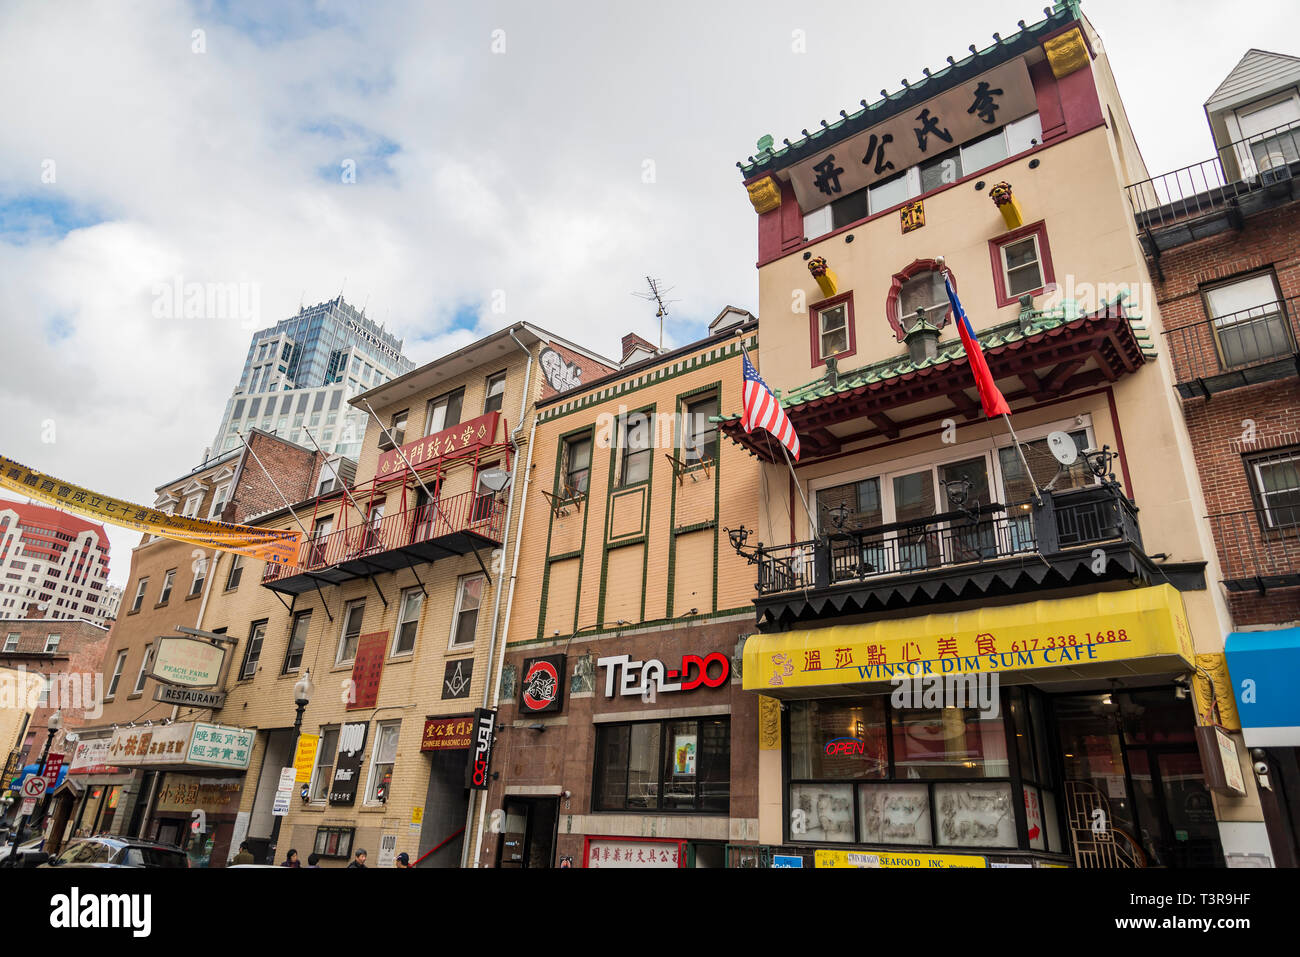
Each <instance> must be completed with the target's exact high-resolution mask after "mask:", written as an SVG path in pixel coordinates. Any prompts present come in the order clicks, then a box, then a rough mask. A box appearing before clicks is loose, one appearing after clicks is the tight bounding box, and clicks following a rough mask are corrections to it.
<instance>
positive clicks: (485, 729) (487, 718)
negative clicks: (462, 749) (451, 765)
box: [465, 708, 497, 791]
mask: <svg viewBox="0 0 1300 957" xmlns="http://www.w3.org/2000/svg"><path fill="white" fill-rule="evenodd" d="M496 726H497V713H496V712H495V711H489V710H488V709H487V708H476V709H475V710H474V733H473V735H471V737H470V742H469V764H468V765H467V766H466V768H465V786H466V787H467V788H470V789H472V790H475V791H486V790H487V787H488V782H489V780H490V779H489V777H488V774H489V771H490V770H491V767H492V733H493V732H494V731H495V730H496Z"/></svg>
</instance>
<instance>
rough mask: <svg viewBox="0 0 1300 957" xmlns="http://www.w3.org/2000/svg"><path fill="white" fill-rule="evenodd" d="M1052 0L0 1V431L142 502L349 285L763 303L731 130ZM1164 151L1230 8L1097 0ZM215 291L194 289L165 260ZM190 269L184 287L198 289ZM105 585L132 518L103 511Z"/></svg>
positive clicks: (1132, 101)
mask: <svg viewBox="0 0 1300 957" xmlns="http://www.w3.org/2000/svg"><path fill="white" fill-rule="evenodd" d="M1042 6H1043V0H1039V3H1038V5H1037V6H1035V4H1034V3H1031V2H1028V0H982V2H980V3H978V4H971V3H967V2H956V0H931V2H930V3H928V4H926V5H925V6H924V8H923V9H922V8H919V7H917V6H915V5H912V4H895V5H884V4H878V3H847V2H846V3H829V2H812V3H806V4H798V5H795V4H791V3H789V2H763V0H751V2H747V3H744V4H739V3H730V2H717V3H712V4H698V3H682V2H674V0H662V2H655V3H652V4H650V3H648V4H631V3H609V2H604V3H594V2H593V3H586V2H561V0H556V2H552V3H546V4H540V3H536V2H531V3H525V2H522V0H516V2H509V3H492V2H476V3H474V4H462V5H453V4H450V3H447V2H445V0H438V2H427V0H426V2H412V3H400V2H389V3H370V4H366V5H364V6H361V5H357V4H350V3H335V2H323V0H322V2H316V3H301V4H289V3H285V4H279V3H277V4H264V3H260V2H256V0H254V2H249V3H238V2H215V0H203V2H192V3H182V2H173V3H167V2H162V0H148V2H146V0H141V2H135V3H131V2H120V3H113V4H91V3H84V4H76V3H59V4H47V3H43V2H13V0H10V2H7V3H5V4H4V5H3V7H0V86H2V88H3V89H5V90H6V91H7V95H6V98H5V99H6V104H5V112H4V122H3V123H0V359H2V361H3V366H4V370H5V371H4V375H3V376H0V410H2V411H0V454H3V455H6V456H8V457H10V458H14V459H17V460H18V461H20V462H22V463H24V464H26V465H30V466H32V467H33V468H36V469H39V470H42V471H45V472H48V473H50V474H53V475H55V476H58V477H60V478H64V479H67V480H70V481H72V482H75V483H77V484H80V485H86V486H89V487H91V488H94V489H96V490H99V491H102V492H104V493H106V494H110V495H117V496H121V497H125V498H127V499H130V500H133V501H137V502H143V503H145V504H152V502H153V499H154V492H153V490H154V489H155V488H156V487H157V486H158V485H161V484H163V483H165V482H169V481H171V480H173V479H175V478H177V477H179V476H181V475H183V474H184V473H185V472H187V471H188V470H189V469H190V468H192V467H193V466H195V465H196V464H198V462H199V461H200V460H201V458H202V454H203V451H204V448H205V447H206V446H207V445H208V443H210V442H211V441H212V438H213V435H214V433H215V431H216V429H217V427H218V425H219V424H220V418H221V413H222V410H223V408H224V404H225V401H226V398H227V397H228V396H229V394H230V392H231V390H232V389H233V388H234V386H235V384H236V380H237V377H238V375H239V372H240V369H241V367H242V364H243V360H244V356H245V354H246V352H247V348H248V341H249V337H250V335H251V333H252V331H253V330H255V329H258V328H262V327H265V326H268V325H271V324H273V323H274V322H276V321H278V320H279V319H282V318H286V317H288V316H290V315H292V314H293V313H295V312H296V311H297V309H298V307H299V305H300V304H304V303H305V304H308V305H310V304H312V303H316V302H321V301H323V300H326V299H330V298H332V297H334V296H336V295H338V294H339V292H340V291H341V292H342V293H343V295H344V297H345V298H346V299H347V300H348V301H349V302H351V303H354V304H355V305H357V306H359V307H360V306H364V307H365V310H366V314H367V315H368V316H370V317H371V318H372V319H375V320H376V321H379V322H382V323H384V325H385V326H386V327H387V328H390V329H391V330H393V331H394V332H395V334H397V335H398V336H400V337H403V338H404V339H405V352H406V354H407V355H408V356H410V357H411V358H412V359H414V360H415V361H417V362H427V361H429V360H431V359H433V358H436V357H437V356H439V355H441V354H443V353H445V352H447V351H450V350H452V349H456V348H459V347H461V346H463V345H465V344H467V343H468V342H471V341H473V340H474V339H475V338H478V337H479V336H482V335H486V334H487V333H489V332H492V331H494V330H496V329H499V328H501V327H503V326H504V325H506V324H508V323H510V322H515V321H520V320H523V321H528V322H532V323H535V324H537V325H540V326H542V327H544V328H546V329H549V330H552V331H553V332H555V333H558V334H560V335H563V336H565V337H567V338H570V339H572V340H574V341H577V342H579V343H582V344H584V345H587V346H588V347H590V348H592V349H595V350H596V351H598V352H601V353H603V354H606V355H613V356H615V357H617V355H618V352H619V340H620V338H621V337H622V336H623V335H624V334H625V333H627V332H637V333H639V334H640V335H642V336H645V337H646V338H648V339H650V340H651V341H652V342H653V341H657V340H658V339H659V335H660V333H659V328H658V321H657V320H656V319H655V316H654V312H655V310H654V307H653V306H651V305H647V303H646V302H644V301H643V300H641V299H639V298H636V297H635V296H634V295H633V294H634V293H638V292H643V291H644V290H645V286H646V277H647V276H653V277H655V278H656V279H658V280H660V281H661V282H662V283H663V285H664V286H666V287H668V288H669V289H670V292H669V293H668V294H667V298H668V299H669V300H670V305H669V315H668V319H667V321H666V325H665V328H664V331H663V336H664V344H665V345H669V346H671V345H674V344H681V343H685V342H689V341H691V340H692V339H695V338H698V337H699V336H700V335H702V334H703V333H704V331H705V327H706V325H707V323H708V321H709V320H710V319H711V318H713V317H714V316H715V315H717V313H718V312H719V311H720V310H721V309H722V307H723V306H725V305H727V304H732V305H736V306H740V307H742V308H746V309H749V310H751V311H753V312H757V311H758V310H757V306H758V303H757V272H756V270H755V268H754V262H755V258H756V251H757V232H756V217H755V213H754V211H753V209H752V207H751V206H750V204H749V201H748V198H747V196H746V193H745V190H744V188H743V187H742V186H741V177H740V171H739V170H738V169H737V168H736V165H735V164H736V161H737V160H744V159H746V158H747V157H748V156H749V155H751V154H752V153H753V152H754V151H755V143H756V141H757V140H758V138H759V137H760V136H762V135H763V134H765V133H770V134H772V135H773V136H774V137H775V139H776V142H778V143H779V142H780V141H781V139H782V138H784V137H790V138H791V139H793V140H797V139H798V138H799V131H800V130H801V129H804V128H809V129H812V128H816V127H817V126H818V125H820V121H821V120H822V119H823V118H826V119H832V118H835V117H837V116H838V114H839V111H840V110H841V109H846V110H848V111H849V112H852V111H853V110H855V109H856V108H857V106H856V105H857V104H858V102H859V101H860V100H862V99H866V100H868V102H873V101H874V100H875V99H877V98H878V96H879V91H880V90H881V89H882V88H886V89H888V90H890V91H891V92H892V91H894V90H897V89H898V88H899V87H900V86H901V82H900V81H901V80H902V79H903V78H908V79H913V78H918V77H920V76H921V75H922V74H921V69H922V68H923V67H926V66H929V67H932V68H936V69H937V68H938V67H940V66H942V65H944V62H945V57H946V56H948V55H953V56H954V57H956V58H958V59H960V58H961V57H962V56H964V55H965V53H966V50H967V47H968V46H969V45H970V44H972V43H974V44H976V45H977V46H979V47H980V48H983V47H985V46H987V45H988V44H989V43H991V42H992V34H993V32H994V31H997V32H1000V33H1002V34H1003V35H1004V36H1005V35H1010V34H1011V33H1012V32H1014V31H1015V30H1016V21H1017V20H1020V19H1024V20H1025V21H1027V22H1029V23H1033V22H1036V21H1038V20H1040V19H1041V18H1042ZM1083 9H1084V12H1085V14H1086V15H1087V16H1088V17H1089V19H1090V20H1091V21H1092V23H1093V24H1094V26H1095V27H1096V28H1097V29H1098V31H1099V32H1100V33H1101V35H1102V39H1103V42H1104V44H1105V47H1106V49H1107V51H1108V52H1109V54H1110V57H1111V61H1112V68H1113V70H1114V72H1115V74H1116V79H1117V81H1118V84H1119V88H1120V93H1121V96H1122V97H1123V99H1124V102H1125V105H1126V108H1127V112H1128V115H1129V118H1130V121H1131V123H1132V125H1133V128H1134V131H1135V134H1136V136H1137V139H1138V143H1139V146H1140V148H1141V150H1142V154H1143V158H1144V159H1145V161H1146V164H1147V167H1148V169H1149V170H1150V171H1151V172H1152V173H1153V174H1154V173H1158V172H1164V171H1168V170H1171V169H1174V168H1177V167H1181V166H1184V165H1187V164H1190V163H1194V162H1198V161H1200V160H1202V159H1206V158H1208V157H1209V156H1210V155H1211V153H1212V151H1213V145H1212V142H1211V139H1210V134H1209V131H1208V129H1207V127H1206V123H1205V117H1204V112H1203V108H1202V106H1203V104H1204V102H1205V100H1206V98H1208V96H1209V95H1210V94H1211V93H1212V92H1213V90H1214V88H1215V87H1216V86H1217V85H1218V83H1219V82H1220V80H1221V79H1222V78H1223V77H1224V76H1226V75H1227V73H1228V72H1229V71H1230V70H1231V69H1232V67H1233V66H1234V65H1235V64H1236V62H1237V61H1238V60H1239V59H1240V57H1241V56H1242V54H1244V53H1245V51H1246V50H1247V49H1249V48H1250V47H1259V48H1263V49H1268V50H1274V51H1277V52H1281V53H1290V54H1295V55H1300V18H1297V17H1296V16H1295V15H1294V11H1293V9H1292V2H1291V0H1259V2H1256V3H1254V4H1252V5H1251V6H1250V14H1249V16H1241V15H1240V12H1239V10H1238V9H1237V8H1236V7H1235V6H1233V5H1230V4H1227V3H1224V2H1221V0H1220V2H1209V0H1182V2H1180V3H1179V4H1178V5H1177V7H1176V8H1175V7H1173V6H1172V5H1170V4H1165V3H1153V2H1143V3H1135V2H1133V0H1085V2H1084V4H1083ZM178 283H180V284H181V285H182V289H184V288H185V287H186V284H200V285H199V288H201V289H203V290H205V291H208V290H217V289H222V290H225V289H234V290H236V291H237V292H238V293H239V295H238V296H237V297H236V298H235V299H234V300H232V302H231V304H230V307H229V308H224V309H223V308H219V307H220V306H221V303H220V302H216V301H214V303H213V307H212V308H208V309H205V310H204V311H205V313H207V314H206V315H204V316H193V315H190V316H189V317H187V315H186V310H185V309H184V308H183V303H180V304H177V303H174V302H172V301H171V295H170V290H172V289H175V288H176V286H177V284H178ZM190 288H193V287H190ZM109 534H110V540H111V541H112V544H113V551H112V558H111V563H112V571H111V576H110V577H111V580H112V581H113V582H114V583H116V584H123V583H124V582H125V581H126V579H127V576H128V572H129V563H130V550H131V549H132V548H133V547H134V546H135V545H136V544H137V542H138V540H139V535H138V533H136V532H131V531H128V530H123V529H116V528H110V529H109Z"/></svg>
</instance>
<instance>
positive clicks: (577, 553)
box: [546, 548, 582, 562]
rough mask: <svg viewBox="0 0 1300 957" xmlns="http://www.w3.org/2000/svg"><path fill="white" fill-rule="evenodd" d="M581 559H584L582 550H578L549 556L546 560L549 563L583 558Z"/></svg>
mask: <svg viewBox="0 0 1300 957" xmlns="http://www.w3.org/2000/svg"><path fill="white" fill-rule="evenodd" d="M581 557H582V549H581V548H577V549H574V550H573V551H571V552H561V553H560V554H558V555H547V556H546V560H547V562H564V561H568V560H569V559H570V558H581Z"/></svg>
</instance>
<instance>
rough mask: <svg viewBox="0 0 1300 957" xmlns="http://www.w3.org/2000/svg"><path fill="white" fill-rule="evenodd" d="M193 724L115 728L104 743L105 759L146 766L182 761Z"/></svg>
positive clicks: (120, 763) (123, 764)
mask: <svg viewBox="0 0 1300 957" xmlns="http://www.w3.org/2000/svg"><path fill="white" fill-rule="evenodd" d="M193 730H194V725H193V724H191V723H190V722H188V721H185V722H181V723H180V724H168V725H154V726H153V727H149V726H145V727H139V726H137V727H134V728H118V729H117V730H116V731H114V732H113V739H112V741H111V742H110V743H109V746H108V754H107V756H106V757H107V759H108V760H109V761H112V762H113V764H116V765H121V766H122V767H132V768H138V767H148V766H151V765H155V764H184V763H185V758H186V754H187V753H188V749H189V745H190V733H191V732H192V731H193Z"/></svg>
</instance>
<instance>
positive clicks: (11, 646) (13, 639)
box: [5, 631, 21, 654]
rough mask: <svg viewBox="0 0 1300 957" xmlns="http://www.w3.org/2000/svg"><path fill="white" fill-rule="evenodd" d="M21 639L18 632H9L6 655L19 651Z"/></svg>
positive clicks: (6, 640)
mask: <svg viewBox="0 0 1300 957" xmlns="http://www.w3.org/2000/svg"><path fill="white" fill-rule="evenodd" d="M19 637H21V636H20V634H19V633H18V632H16V631H11V632H9V634H8V635H7V636H6V637H5V654H8V653H9V652H11V651H17V650H18V639H19Z"/></svg>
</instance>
